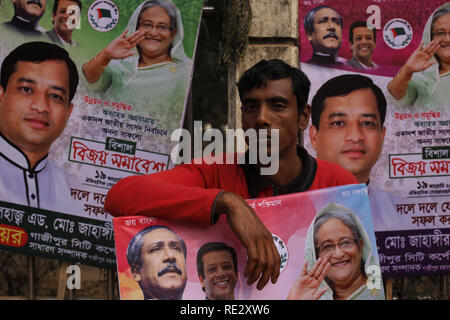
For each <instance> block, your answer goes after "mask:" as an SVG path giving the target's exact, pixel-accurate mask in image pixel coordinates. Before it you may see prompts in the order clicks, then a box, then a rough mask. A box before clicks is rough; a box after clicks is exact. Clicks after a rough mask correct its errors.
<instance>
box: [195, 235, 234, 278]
mask: <svg viewBox="0 0 450 320" xmlns="http://www.w3.org/2000/svg"><path fill="white" fill-rule="evenodd" d="M213 251H227V252H229V253H230V254H231V258H232V259H233V266H234V272H235V273H236V274H237V272H238V267H237V255H236V250H234V248H233V247H230V246H228V245H227V244H225V243H223V242H208V243H205V244H204V245H202V246H201V247H200V249H198V251H197V273H198V275H199V276H202V277H203V278H204V277H205V268H204V265H203V256H204V255H205V254H207V253H209V252H213Z"/></svg>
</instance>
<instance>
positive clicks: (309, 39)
mask: <svg viewBox="0 0 450 320" xmlns="http://www.w3.org/2000/svg"><path fill="white" fill-rule="evenodd" d="M306 39H308V41H309V42H311V40H312V36H311V34H310V33H307V34H306Z"/></svg>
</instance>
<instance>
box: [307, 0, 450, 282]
mask: <svg viewBox="0 0 450 320" xmlns="http://www.w3.org/2000/svg"><path fill="white" fill-rule="evenodd" d="M449 17H450V2H448V1H444V0H430V1H416V0H380V1H351V0H334V1H326V0H317V1H315V0H299V43H300V69H301V70H302V71H304V72H305V73H306V75H307V76H308V78H309V79H310V80H311V92H310V96H309V99H308V103H309V104H310V105H311V110H312V111H311V112H312V121H311V123H310V128H309V130H306V131H305V135H304V145H305V147H306V148H307V149H308V151H310V152H311V154H313V155H314V156H316V157H318V158H322V159H324V160H328V161H331V162H335V163H337V164H339V165H341V166H342V167H344V168H345V169H347V170H349V171H351V172H352V173H354V175H355V176H356V177H357V178H358V180H359V182H360V183H367V184H368V193H369V199H370V203H371V209H372V214H373V223H374V228H375V234H376V236H377V240H378V250H379V253H380V257H383V258H380V263H381V266H382V271H383V277H403V276H408V275H438V274H448V266H450V257H449V256H448V254H447V251H448V241H447V238H445V237H446V235H447V236H448V228H449V225H450V224H449V223H450V221H449V220H448V214H449V213H448V212H449V210H448V199H449V195H450V188H449V187H450V179H449V163H450V161H449V159H450V158H449V153H448V152H449V143H450V136H449V134H450V131H449V124H450V95H449V91H448V88H449V85H450V76H449V75H450V72H449V70H448V57H449V56H448V29H449V26H450V25H449V23H450V20H449ZM446 66H447V67H446ZM367 78H368V79H369V82H367V80H366V79H367ZM383 98H384V99H385V100H386V102H385V106H386V107H385V108H383V107H382V105H383ZM383 109H385V111H383ZM383 117H385V120H384V123H382V118H383ZM374 129H376V130H374ZM377 130H378V131H377ZM436 232H437V233H439V234H442V237H443V238H442V241H441V242H439V244H440V245H435V246H431V245H430V246H427V245H425V246H422V247H416V246H414V245H412V244H408V241H414V240H409V239H414V238H413V237H421V236H422V237H424V238H427V237H429V236H430V234H434V233H436ZM397 236H398V237H401V238H402V239H403V240H404V241H405V242H404V245H403V246H400V247H395V250H394V247H393V246H390V245H389V243H390V242H389V241H390V240H389V241H387V240H386V239H391V238H392V237H397ZM439 239H440V238H439ZM386 241H387V242H386ZM436 243H438V242H436ZM392 250H394V251H392ZM411 255H413V256H415V257H417V259H412V260H411ZM422 255H423V256H422ZM430 255H431V256H433V257H434V256H435V255H438V256H439V259H437V258H436V259H432V258H430V259H428V258H427V259H425V258H424V259H421V257H428V256H430ZM394 256H395V257H396V258H395V259H394V258H392V259H391V258H387V257H394ZM413 260H414V263H415V264H417V266H415V267H406V266H408V265H410V264H411V262H412V261H413Z"/></svg>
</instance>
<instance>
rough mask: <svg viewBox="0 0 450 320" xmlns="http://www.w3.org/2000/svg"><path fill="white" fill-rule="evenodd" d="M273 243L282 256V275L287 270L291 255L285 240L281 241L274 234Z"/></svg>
mask: <svg viewBox="0 0 450 320" xmlns="http://www.w3.org/2000/svg"><path fill="white" fill-rule="evenodd" d="M272 238H273V242H274V243H275V246H276V247H277V250H278V253H279V254H280V258H281V262H280V274H281V273H282V272H283V271H284V269H286V266H287V264H288V260H289V253H288V249H287V246H286V244H285V243H284V241H283V239H281V238H280V237H279V236H277V235H276V234H273V233H272Z"/></svg>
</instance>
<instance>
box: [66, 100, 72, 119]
mask: <svg viewBox="0 0 450 320" xmlns="http://www.w3.org/2000/svg"><path fill="white" fill-rule="evenodd" d="M72 110H73V103H70V104H69V110H67V113H68V115H67V119H69V117H70V115H71V114H72Z"/></svg>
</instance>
